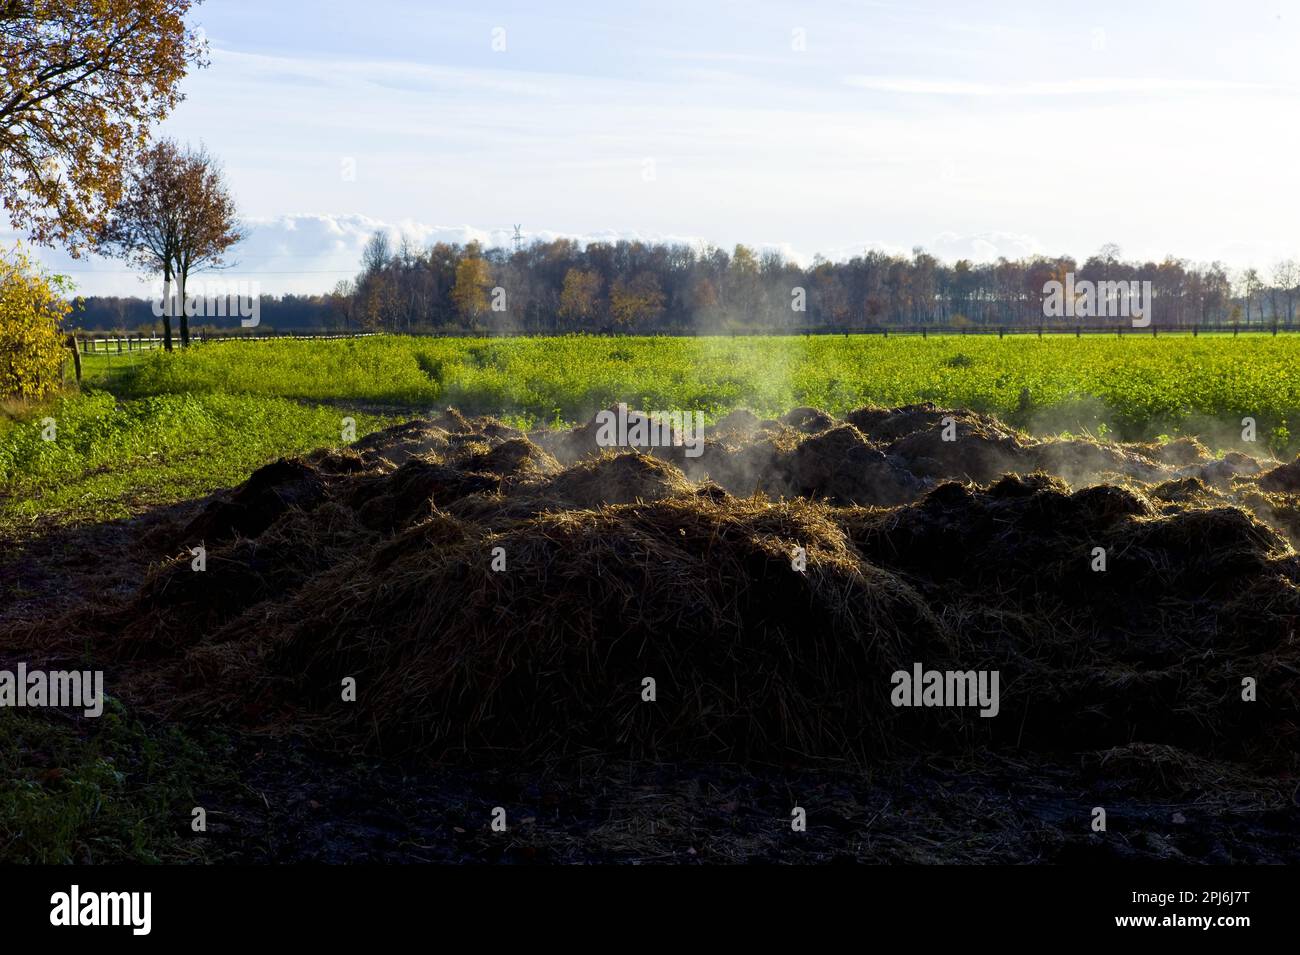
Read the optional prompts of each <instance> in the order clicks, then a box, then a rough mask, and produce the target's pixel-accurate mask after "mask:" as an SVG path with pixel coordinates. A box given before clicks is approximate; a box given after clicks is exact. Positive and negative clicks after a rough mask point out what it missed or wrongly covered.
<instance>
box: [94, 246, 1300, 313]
mask: <svg viewBox="0 0 1300 955" xmlns="http://www.w3.org/2000/svg"><path fill="white" fill-rule="evenodd" d="M1071 273H1072V274H1073V275H1074V277H1075V280H1076V281H1078V282H1083V281H1092V282H1117V281H1119V282H1133V281H1137V282H1147V281H1149V282H1150V283H1151V289H1152V297H1153V308H1152V311H1153V324H1155V325H1157V326H1162V327H1184V328H1186V327H1193V326H1197V327H1204V326H1211V325H1227V324H1241V325H1244V326H1251V325H1272V324H1273V323H1278V324H1281V325H1283V326H1289V325H1292V324H1294V320H1295V309H1296V302H1297V296H1298V295H1300V266H1298V265H1297V263H1296V262H1295V261H1285V262H1281V263H1278V264H1277V265H1276V266H1275V267H1273V268H1272V269H1270V270H1268V271H1267V272H1266V273H1261V272H1260V271H1258V270H1256V269H1246V270H1244V271H1231V270H1229V269H1228V268H1227V267H1226V266H1224V265H1223V264H1221V263H1218V262H1214V263H1210V264H1208V265H1194V264H1192V263H1190V262H1188V261H1187V260H1184V259H1177V258H1173V257H1172V256H1171V257H1167V258H1166V259H1164V260H1163V261H1161V262H1137V261H1129V260H1125V259H1124V258H1123V257H1122V256H1121V254H1120V251H1119V249H1118V248H1117V247H1115V246H1113V245H1108V246H1105V247H1103V248H1102V249H1101V250H1099V251H1098V252H1097V253H1096V254H1095V255H1092V256H1090V257H1089V258H1087V259H1085V260H1084V261H1082V262H1079V261H1076V260H1075V259H1074V258H1071V257H1069V256H1059V257H1047V256H1036V257H1030V258H1021V259H1007V258H1000V259H998V260H997V261H995V262H989V263H975V262H971V261H968V260H965V259H962V260H958V261H957V262H954V263H946V262H942V261H940V260H939V259H937V258H936V257H935V256H933V255H931V254H929V253H928V252H925V251H924V250H922V249H915V250H913V252H912V254H911V255H910V256H904V255H898V254H890V253H887V252H881V251H867V252H864V253H863V254H862V255H859V256H855V257H853V258H851V259H849V260H847V261H842V262H830V261H828V260H826V259H824V258H821V257H818V258H816V259H814V260H813V262H812V264H811V265H809V266H807V267H803V266H800V265H798V264H797V263H794V262H791V261H790V260H788V259H786V258H785V257H783V256H782V255H781V254H780V253H778V252H775V251H762V252H758V251H755V250H753V249H751V248H749V247H747V246H744V245H738V246H736V247H735V248H734V249H732V250H731V251H730V252H728V251H726V250H724V249H720V248H716V247H713V246H707V245H702V246H691V245H684V244H669V243H645V242H631V241H619V242H593V243H589V244H586V245H582V244H580V243H578V242H577V241H575V240H572V239H556V240H552V241H548V242H541V241H537V242H533V243H531V244H529V245H525V246H523V247H521V248H519V249H515V250H510V249H504V248H484V247H483V246H481V245H479V244H478V243H474V242H471V243H468V244H463V245H462V244H458V243H443V242H439V243H436V244H433V245H430V246H427V247H420V246H418V245H416V244H415V243H414V242H412V241H410V240H409V239H402V240H400V241H399V242H396V243H394V242H393V241H392V240H391V239H390V238H389V236H388V235H387V233H385V232H376V233H375V234H374V235H373V236H372V237H371V239H370V241H369V242H368V244H367V245H366V248H365V251H364V253H363V256H362V262H361V271H360V273H359V274H358V275H357V277H356V278H355V279H353V280H351V281H346V282H340V283H339V284H338V285H337V286H336V287H335V288H334V289H333V290H332V291H331V292H329V293H327V294H324V295H315V296H294V295H286V296H282V297H278V298H264V299H263V305H262V315H263V326H264V327H265V328H281V329H290V328H320V329H343V330H354V331H384V332H395V333H402V332H429V331H434V332H436V331H462V332H475V331H481V332H484V333H492V332H525V333H538V334H563V333H571V332H588V333H611V332H619V333H644V334H658V333H663V334H672V333H701V332H728V331H746V330H749V331H783V330H812V331H815V330H818V329H836V330H838V329H845V330H852V329H869V328H881V327H886V328H887V327H899V326H911V327H915V326H921V327H934V328H939V327H949V328H951V327H967V326H968V327H1004V326H1005V327H1013V326H1026V325H1028V326H1038V325H1048V326H1050V325H1053V324H1075V323H1076V320H1075V319H1069V320H1052V319H1045V318H1044V308H1043V300H1044V291H1043V290H1044V285H1045V284H1046V283H1048V282H1050V281H1061V282H1064V280H1065V277H1066V275H1067V274H1071ZM131 301H132V300H129V299H98V300H95V299H88V300H87V302H86V310H85V312H84V313H83V314H82V316H81V324H83V326H84V327H88V328H129V327H139V326H140V325H148V324H150V323H151V322H153V321H154V319H153V316H152V314H149V313H147V312H146V311H145V310H144V308H143V307H142V306H143V305H144V303H141V302H139V301H138V300H136V304H135V305H130V304H129V303H130V302H131ZM128 314H130V315H135V316H138V321H135V322H129V321H123V319H126V318H128ZM1080 321H1083V322H1086V321H1088V319H1083V320H1080ZM227 324H229V325H234V324H237V323H236V322H233V321H231V322H228V323H227Z"/></svg>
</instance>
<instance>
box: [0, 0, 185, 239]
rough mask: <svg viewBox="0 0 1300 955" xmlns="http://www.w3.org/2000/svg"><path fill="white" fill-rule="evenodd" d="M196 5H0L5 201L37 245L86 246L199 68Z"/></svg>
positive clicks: (166, 0)
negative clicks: (188, 20)
mask: <svg viewBox="0 0 1300 955" xmlns="http://www.w3.org/2000/svg"><path fill="white" fill-rule="evenodd" d="M193 5H194V0H0V201H2V202H3V204H4V209H5V212H6V214H7V215H8V217H9V221H10V223H11V224H12V225H13V226H14V227H15V228H17V229H21V230H23V231H25V232H27V233H28V234H29V235H30V236H31V238H32V240H33V241H35V242H38V243H41V244H45V245H49V244H53V243H56V242H58V243H62V244H64V245H66V246H67V248H68V250H69V251H70V252H71V253H72V254H73V255H74V256H76V255H80V254H81V253H82V252H85V251H87V249H88V248H90V247H92V246H93V245H94V243H95V241H96V239H97V238H98V236H99V235H100V232H101V229H102V227H103V225H104V222H105V221H106V219H107V216H108V213H109V210H111V209H112V208H113V206H114V205H115V204H116V203H117V201H118V199H119V198H120V195H121V183H122V180H123V178H124V175H123V172H124V170H125V168H126V167H127V166H128V164H129V163H130V161H131V160H132V158H133V156H134V155H135V153H136V152H137V151H139V150H140V149H142V148H143V147H144V146H145V144H146V142H147V140H148V136H149V132H150V129H151V128H152V127H153V126H154V124H156V123H158V122H159V121H161V120H162V119H163V118H164V117H165V116H166V115H167V114H168V113H169V112H170V111H171V110H172V109H173V108H174V107H175V106H176V104H177V103H179V102H180V100H181V99H182V94H181V93H180V90H179V83H180V80H181V78H182V77H183V76H184V75H185V72H186V69H187V68H188V66H189V65H190V64H191V63H193V64H196V65H198V66H204V65H206V43H205V42H204V41H203V39H202V38H201V37H200V36H199V35H198V34H197V33H196V32H195V31H193V30H190V29H189V28H187V27H186V25H185V16H186V14H187V13H189V11H190V9H191V7H193Z"/></svg>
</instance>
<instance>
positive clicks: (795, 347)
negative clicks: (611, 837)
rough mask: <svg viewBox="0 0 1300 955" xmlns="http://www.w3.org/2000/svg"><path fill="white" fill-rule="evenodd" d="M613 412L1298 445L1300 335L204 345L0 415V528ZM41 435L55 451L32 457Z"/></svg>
mask: <svg viewBox="0 0 1300 955" xmlns="http://www.w3.org/2000/svg"><path fill="white" fill-rule="evenodd" d="M616 401H626V402H627V403H628V404H630V405H633V406H639V407H641V408H644V409H647V410H674V409H682V410H702V411H703V412H704V413H705V416H706V418H710V419H712V418H716V417H718V416H721V415H723V414H725V413H727V412H728V411H731V410H733V409H735V408H739V407H747V408H750V409H751V410H753V411H755V412H756V413H758V414H760V415H778V414H781V413H784V412H785V411H788V410H789V409H790V408H793V407H796V406H800V405H812V406H816V407H819V408H822V409H825V410H827V411H830V412H832V413H835V412H843V411H847V410H849V409H852V408H855V407H859V406H861V405H865V404H880V405H896V404H904V403H908V402H916V401H933V402H935V403H937V404H940V405H948V406H962V407H968V408H973V409H976V410H979V411H985V412H991V413H994V414H997V415H999V416H1000V417H1002V418H1003V419H1004V420H1007V421H1008V422H1010V423H1012V424H1015V425H1017V426H1019V427H1023V428H1026V429H1028V430H1031V431H1035V432H1039V433H1058V432H1063V431H1089V432H1091V433H1094V434H1101V435H1107V434H1110V435H1113V436H1118V437H1122V438H1132V439H1138V438H1151V437H1156V436H1159V435H1161V434H1176V433H1194V434H1199V435H1201V436H1202V437H1203V438H1205V439H1206V440H1208V441H1210V442H1211V443H1216V439H1217V437H1218V436H1220V435H1222V436H1224V438H1225V440H1231V438H1232V435H1233V434H1235V433H1237V432H1239V429H1240V420H1241V418H1243V417H1246V416H1250V417H1253V418H1255V419H1256V421H1257V423H1258V427H1259V433H1260V440H1261V441H1262V442H1265V443H1267V444H1268V445H1269V446H1271V447H1272V448H1273V449H1274V450H1275V451H1277V452H1279V453H1283V452H1286V451H1290V450H1293V449H1294V442H1293V440H1292V437H1291V431H1290V428H1291V426H1292V425H1293V424H1294V418H1295V413H1296V409H1298V408H1300V338H1297V337H1292V336H1285V335H1284V336H1279V337H1276V338H1275V337H1271V336H1265V335H1244V336H1242V337H1240V338H1233V337H1230V336H1203V337H1200V338H1195V339H1193V338H1190V337H1185V336H1165V337H1160V338H1150V337H1137V336H1132V337H1127V338H1124V339H1118V338H1109V337H1101V336H1097V337H1092V338H1083V339H1076V338H1073V337H1070V336H1055V337H1054V336H1047V337H1045V338H1042V339H1039V338H1037V337H1033V336H1012V337H1008V338H1006V339H998V338H994V337H991V336H980V337H975V336H971V337H961V336H935V337H931V338H928V339H922V338H916V337H909V338H898V337H895V338H881V337H878V336H870V337H867V336H854V337H847V338H845V337H831V336H825V337H813V338H765V337H735V338H721V337H719V338H600V337H586V336H571V337H564V338H515V339H496V340H487V339H435V338H408V337H398V336H381V337H373V338H364V339H355V340H336V341H292V340H272V341H262V342H219V343H211V344H207V345H201V346H196V347H194V348H191V349H189V350H188V351H185V352H175V353H172V354H166V353H163V352H144V353H135V354H128V355H95V356H88V357H87V358H86V359H85V376H84V381H83V385H82V388H81V390H80V392H75V391H72V392H69V393H68V394H67V395H65V396H64V397H62V398H60V399H59V400H57V401H55V402H53V403H52V404H49V405H47V406H45V407H42V408H26V409H22V410H19V411H13V412H11V413H10V415H9V417H8V418H7V419H0V529H8V530H11V531H13V530H17V529H19V528H20V527H22V526H24V525H26V526H31V525H32V524H33V523H34V522H37V521H40V520H44V519H49V518H54V519H57V520H60V521H65V520H87V519H111V518H117V517H122V516H125V515H127V514H130V513H132V512H134V511H136V510H138V509H140V508H142V507H147V506H151V505H155V504H162V503H169V502H174V501H177V500H184V499H187V498H192V497H196V496H200V495H202V494H204V493H206V492H208V491H210V490H211V489H213V488H214V487H218V486H222V485H230V484H234V483H237V482H239V481H240V480H242V479H243V478H244V477H246V476H247V474H248V473H249V472H250V471H251V470H253V469H254V468H256V467H258V466H259V465H261V464H263V463H265V462H267V461H270V460H274V459H275V458H276V457H278V456H280V455H282V454H293V453H300V452H304V451H307V450H310V449H312V448H316V447H321V446H325V445H337V444H339V443H341V434H342V419H343V417H345V416H350V417H352V418H354V419H355V421H356V433H357V435H358V436H361V435H364V434H366V433H368V432H369V431H372V430H375V429H377V428H380V427H383V426H385V425H387V424H389V423H391V422H393V421H396V420H400V419H403V418H405V417H409V416H411V415H412V414H418V413H422V412H425V411H428V410H430V409H434V408H440V407H443V406H448V405H451V406H455V407H458V408H460V409H461V410H462V411H464V412H466V413H470V414H494V415H498V416H500V417H502V418H504V419H506V420H509V421H511V422H512V423H516V424H523V425H529V426H535V425H557V426H558V425H562V424H571V423H574V422H577V421H581V420H585V419H587V418H589V416H590V415H591V414H593V413H594V412H595V411H596V410H598V409H599V408H602V407H607V406H609V405H610V404H612V403H614V402H616ZM46 418H53V419H54V421H55V423H56V428H57V432H56V434H57V440H55V441H45V440H42V429H43V421H44V419H46Z"/></svg>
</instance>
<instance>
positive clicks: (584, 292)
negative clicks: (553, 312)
mask: <svg viewBox="0 0 1300 955" xmlns="http://www.w3.org/2000/svg"><path fill="white" fill-rule="evenodd" d="M599 298H600V273H599V272H596V271H594V270H592V269H569V271H567V272H565V273H564V288H563V289H561V291H560V317H561V318H564V319H566V320H568V321H571V322H574V323H575V324H577V325H579V326H581V324H582V323H584V322H586V321H588V320H590V319H591V318H593V317H594V316H595V314H596V304H597V302H598V300H599Z"/></svg>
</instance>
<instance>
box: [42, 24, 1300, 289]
mask: <svg viewBox="0 0 1300 955" xmlns="http://www.w3.org/2000/svg"><path fill="white" fill-rule="evenodd" d="M628 7H629V9H613V8H611V5H608V4H597V3H594V2H590V3H589V2H573V0H569V2H560V3H555V4H548V5H546V6H545V7H544V8H541V9H539V8H537V7H536V6H535V5H528V4H525V3H522V2H513V0H512V2H504V3H498V4H496V5H495V6H494V7H492V8H491V9H481V10H480V9H467V8H465V7H463V6H460V5H455V6H454V5H452V4H449V3H444V2H437V3H432V4H429V3H414V2H397V0H372V2H369V3H367V4H364V5H357V4H350V3H343V2H335V0H321V2H315V3H308V2H306V0H284V2H278V3H276V4H265V3H264V2H260V0H257V2H254V0H222V2H221V3H216V2H213V3H209V4H205V5H204V6H202V7H200V8H199V10H198V22H199V24H200V25H201V26H202V28H203V29H204V31H205V33H206V34H207V36H208V38H209V40H210V42H211V44H212V48H213V55H212V65H211V67H210V68H209V69H206V70H202V71H199V72H196V73H194V74H193V75H192V76H190V77H189V78H188V79H187V80H186V84H185V89H186V93H187V96H188V98H187V100H186V102H185V103H183V104H182V105H181V106H180V107H179V108H178V109H177V110H176V112H175V113H174V114H173V115H172V117H171V118H170V119H169V120H168V121H167V123H166V124H165V126H164V128H163V132H164V133H166V134H167V135H171V136H174V137H176V138H178V139H181V140H188V141H191V142H198V141H203V142H205V143H206V144H207V145H208V147H209V148H210V149H211V150H212V152H214V153H215V154H216V155H217V156H219V157H221V158H222V159H223V161H224V162H225V165H226V169H227V173H228V177H229V180H230V184H231V187H232V190H233V192H234V194H235V196H236V198H237V200H238V202H239V205H240V209H241V212H242V214H243V215H244V217H245V218H246V220H247V221H248V223H249V224H250V226H251V227H252V228H251V238H250V239H249V240H248V241H247V242H245V243H243V244H242V245H241V246H240V247H238V249H237V250H236V252H235V255H234V258H235V259H236V261H237V262H238V263H239V264H238V266H237V267H236V268H235V269H232V270H231V273H230V274H231V275H232V276H235V277H239V278H250V279H251V278H256V279H257V280H258V281H259V282H260V284H261V286H262V289H263V291H266V292H273V293H274V292H288V291H294V292H319V291H325V290H327V289H329V288H331V287H332V286H333V285H334V284H335V283H336V282H338V281H339V280H340V279H344V278H349V277H351V276H353V275H354V274H355V273H356V271H357V269H358V263H359V258H360V252H361V248H362V246H363V245H364V243H365V241H366V239H367V238H368V236H369V235H370V233H371V232H372V231H374V230H375V229H379V228H382V229H387V230H389V231H390V232H392V233H393V234H395V235H397V234H405V235H409V236H410V237H412V238H413V239H415V240H417V241H419V242H421V243H423V244H427V243H430V242H433V241H439V240H441V241H459V242H464V241H468V240H470V239H478V240H479V241H482V242H484V243H485V244H488V245H506V244H508V242H509V237H510V234H511V232H512V227H513V224H514V223H521V224H522V226H523V231H524V234H525V236H526V237H528V238H551V237H556V236H565V237H573V238H577V239H579V240H580V241H589V240H592V239H602V240H606V241H608V240H612V239H616V238H642V239H647V240H676V241H685V242H691V243H710V244H714V245H719V246H722V247H725V248H729V247H730V246H731V245H733V244H735V243H738V242H743V243H745V244H747V245H750V246H753V247H756V248H760V249H765V248H777V249H780V250H781V251H783V252H784V253H785V254H787V255H788V256H789V257H791V258H793V259H796V260H798V261H803V262H807V261H809V260H810V259H811V258H812V256H813V255H814V254H815V253H820V254H822V255H824V256H826V257H827V258H830V259H833V260H835V259H843V258H847V257H849V256H851V255H854V254H859V253H861V252H862V251H863V250H864V249H866V248H880V249H885V250H888V251H901V252H906V251H909V250H910V249H912V248H913V247H916V246H921V247H924V248H925V249H927V251H930V252H932V253H933V254H935V255H938V256H939V257H940V258H943V259H946V260H955V259H957V258H971V259H974V260H978V261H988V260H991V259H995V258H997V257H998V256H999V255H1006V256H1008V257H1016V256H1020V255H1026V254H1034V253H1039V252H1042V253H1046V254H1071V255H1074V256H1076V257H1079V258H1082V257H1085V256H1087V255H1088V254H1090V253H1092V252H1094V251H1095V250H1096V249H1098V248H1099V247H1100V246H1101V245H1103V244H1104V243H1106V242H1111V241H1113V242H1117V243H1118V244H1119V245H1120V246H1121V248H1122V249H1123V251H1124V253H1125V255H1126V256H1128V257H1133V258H1142V259H1160V258H1163V257H1164V256H1165V255H1167V254H1174V255H1177V256H1180V257H1184V258H1188V259H1191V260H1193V261H1211V260H1216V259H1217V260H1221V261H1224V262H1226V263H1228V264H1229V265H1232V266H1236V267H1242V266H1246V265H1252V264H1253V265H1258V266H1260V267H1261V268H1265V267H1268V266H1269V265H1271V263H1272V262H1273V261H1275V260H1277V259H1279V258H1283V257H1289V256H1295V255H1297V254H1298V253H1300V237H1297V236H1296V234H1295V233H1296V225H1295V224H1296V223H1297V221H1300V189H1296V188H1295V182H1294V180H1295V176H1296V173H1295V172H1294V169H1295V165H1296V164H1295V157H1296V156H1297V155H1300V129H1297V127H1296V125H1295V124H1294V123H1290V122H1289V121H1288V120H1289V117H1290V116H1292V115H1294V112H1295V108H1296V106H1297V105H1298V103H1297V96H1298V94H1300V75H1298V74H1300V62H1297V60H1296V58H1295V57H1294V55H1293V51H1294V49H1296V48H1297V46H1298V45H1300V44H1297V41H1298V40H1300V10H1295V9H1294V8H1292V7H1289V6H1288V5H1287V4H1285V3H1283V2H1280V0H1243V2H1240V3H1237V4H1235V5H1234V7H1233V8H1232V12H1231V14H1230V15H1226V16H1225V14H1224V13H1223V12H1222V7H1221V6H1220V7H1219V9H1218V10H1216V9H1214V5H1212V4H1210V3H1202V2H1198V0H1192V2H1180V3H1172V2H1155V3H1150V4H1143V5H1140V6H1139V5H1135V4H1130V3H1121V2H1115V0H1098V2H1093V3H1087V4H1083V3H1063V2H1056V3H1050V2H1049V3H1043V2H1041V0H1039V2H1034V3H1030V2H1022V0H1009V2H1005V3H1000V4H996V5H983V6H980V7H978V8H976V7H971V6H970V5H969V4H965V3H961V2H956V0H933V2H917V3H906V4H903V3H898V4H895V3H888V2H881V3H865V4H864V3H852V4H850V3H846V2H837V0H814V2H806V3H800V4H787V3H773V2H768V0H752V2H744V3H741V2H732V0H723V2H718V3H708V4H700V3H695V2H685V0H664V2H661V3H657V4H655V5H653V7H651V6H650V5H645V6H644V7H643V6H642V5H628ZM430 223H468V225H454V226H446V225H433V224H430ZM41 254H42V258H44V260H45V261H46V262H47V263H48V264H49V265H50V266H51V267H53V268H55V269H57V270H60V271H65V272H69V273H70V274H72V276H73V278H74V280H75V281H76V282H77V284H78V286H79V288H80V290H81V291H82V292H83V293H85V294H96V293H101V294H102V293H118V294H132V293H138V292H140V291H141V290H142V289H143V288H144V287H145V286H144V285H143V283H142V282H141V280H140V279H139V278H137V277H136V276H135V275H134V274H132V273H131V272H130V271H129V270H128V269H127V268H125V267H124V266H123V265H122V264H121V263H117V262H108V261H102V260H90V261H80V262H73V261H70V260H68V259H66V257H64V256H62V255H60V254H59V253H57V252H42V253H41Z"/></svg>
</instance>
